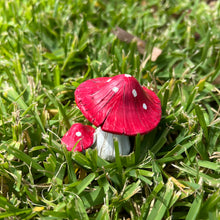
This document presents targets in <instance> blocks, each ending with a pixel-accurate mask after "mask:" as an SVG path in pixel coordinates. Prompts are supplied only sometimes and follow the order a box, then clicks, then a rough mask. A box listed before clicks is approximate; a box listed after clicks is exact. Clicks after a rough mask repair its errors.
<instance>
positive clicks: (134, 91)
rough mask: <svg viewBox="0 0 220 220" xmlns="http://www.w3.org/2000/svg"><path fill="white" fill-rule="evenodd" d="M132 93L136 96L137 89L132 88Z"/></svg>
mask: <svg viewBox="0 0 220 220" xmlns="http://www.w3.org/2000/svg"><path fill="white" fill-rule="evenodd" d="M132 94H133V96H134V97H137V91H136V90H135V89H133V90H132Z"/></svg>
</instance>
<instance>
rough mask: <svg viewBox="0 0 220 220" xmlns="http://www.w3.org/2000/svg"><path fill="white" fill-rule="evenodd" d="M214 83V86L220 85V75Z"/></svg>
mask: <svg viewBox="0 0 220 220" xmlns="http://www.w3.org/2000/svg"><path fill="white" fill-rule="evenodd" d="M212 83H213V84H214V85H219V84H220V75H219V76H217V77H216V78H215V80H214V81H213V82H212Z"/></svg>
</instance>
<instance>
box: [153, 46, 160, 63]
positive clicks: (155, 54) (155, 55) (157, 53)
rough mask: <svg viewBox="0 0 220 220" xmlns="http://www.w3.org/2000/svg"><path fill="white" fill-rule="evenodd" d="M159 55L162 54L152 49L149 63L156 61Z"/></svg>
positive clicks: (157, 49)
mask: <svg viewBox="0 0 220 220" xmlns="http://www.w3.org/2000/svg"><path fill="white" fill-rule="evenodd" d="M161 53H162V50H161V49H159V48H157V47H154V48H153V51H152V55H151V61H153V62H154V61H156V60H157V58H158V57H159V56H160V54H161Z"/></svg>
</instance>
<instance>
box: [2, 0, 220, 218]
mask: <svg viewBox="0 0 220 220" xmlns="http://www.w3.org/2000/svg"><path fill="white" fill-rule="evenodd" d="M118 30H119V32H118ZM155 48H156V49H158V50H159V53H156V52H155ZM158 50H157V51H158ZM118 74H130V75H132V76H134V77H135V78H136V79H137V80H138V81H139V82H140V84H141V85H144V86H146V87H147V88H149V89H151V90H153V91H154V92H155V93H156V94H157V95H158V97H159V98H160V101H161V107H162V118H161V121H160V123H159V125H158V126H157V128H156V129H154V130H153V131H151V132H150V133H148V134H146V135H139V134H138V135H137V136H136V137H135V140H134V144H133V145H134V146H133V148H134V149H133V151H132V153H131V154H129V155H127V156H120V155H119V154H116V158H115V161H113V162H109V161H106V160H104V159H102V158H100V157H99V156H97V150H96V149H95V148H94V149H91V148H90V149H88V150H86V151H85V153H80V152H70V151H67V149H66V147H65V145H63V144H61V138H62V137H63V136H64V134H65V133H66V132H67V131H68V129H69V128H70V126H71V125H72V124H74V123H78V122H79V123H83V124H88V125H89V124H90V123H89V121H88V120H87V119H86V118H85V117H84V115H83V114H82V113H81V111H80V110H79V108H78V107H77V105H76V103H75V98H74V91H75V89H76V88H77V87H78V86H79V85H80V84H81V83H82V82H84V81H86V80H88V79H93V78H97V77H103V76H115V75H118ZM219 116H220V2H219V1H205V0H203V1H202V0H201V1H199V0H196V1H190V0H182V1H178V0H177V1H174V0H169V1H159V0H149V1H144V0H142V1H135V0H127V1H121V0H112V1H106V0H105V1H100V0H87V1H86V0H81V1H80V0H74V1H72V0H67V1H63V0H48V1H46V0H39V1H37V0H31V1H28V0H23V1H21V0H10V1H0V218H1V219H22V220H24V219H25V220H27V219H42V220H48V219H56V220H57V219H83V220H84V219H97V220H99V219H102V220H107V219H138V220H142V219H147V220H160V219H163V220H164V219H167V220H171V219H187V220H193V219H211V220H217V219H218V220H219V219H220V190H219V187H220V138H219V137H220V117H219ZM116 150H117V144H116Z"/></svg>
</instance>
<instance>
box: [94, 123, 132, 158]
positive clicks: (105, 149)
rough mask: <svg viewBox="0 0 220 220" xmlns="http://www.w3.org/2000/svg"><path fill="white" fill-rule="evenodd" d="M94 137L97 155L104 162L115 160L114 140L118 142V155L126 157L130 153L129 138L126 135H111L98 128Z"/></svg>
mask: <svg viewBox="0 0 220 220" xmlns="http://www.w3.org/2000/svg"><path fill="white" fill-rule="evenodd" d="M95 136H96V146H97V151H98V155H99V156H100V157H101V158H103V159H105V160H109V161H112V160H114V159H115V147H114V139H117V141H118V147H119V154H120V155H127V154H129V153H130V142H129V137H128V136H126V135H116V134H112V133H109V132H105V131H103V130H102V129H101V128H100V127H98V128H97V129H96V132H95Z"/></svg>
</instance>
